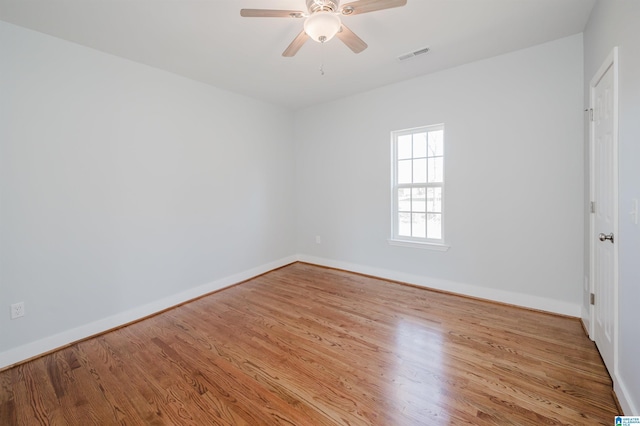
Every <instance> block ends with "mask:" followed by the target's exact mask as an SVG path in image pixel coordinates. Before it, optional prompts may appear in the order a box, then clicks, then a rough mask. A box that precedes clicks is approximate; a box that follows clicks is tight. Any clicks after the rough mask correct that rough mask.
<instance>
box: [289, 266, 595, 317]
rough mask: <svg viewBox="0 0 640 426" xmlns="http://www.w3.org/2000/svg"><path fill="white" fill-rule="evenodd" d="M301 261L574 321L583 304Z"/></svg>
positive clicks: (383, 270)
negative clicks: (566, 316) (560, 316)
mask: <svg viewBox="0 0 640 426" xmlns="http://www.w3.org/2000/svg"><path fill="white" fill-rule="evenodd" d="M298 260H300V261H301V262H306V263H312V264H314V265H320V266H327V267H330V268H336V269H343V270H345V271H351V272H357V273H360V274H366V275H371V276H374V277H379V278H383V279H388V280H393V281H399V282H403V283H407V284H412V285H417V286H420V287H426V288H430V289H435V290H442V291H447V292H450V293H456V294H461V295H464V296H471V297H477V298H480V299H486V300H491V301H495V302H501V303H508V304H510V305H516V306H520V307H523V308H529V309H536V310H540V311H546V312H551V313H556V314H561V315H568V316H572V317H575V318H580V313H581V309H582V305H581V303H570V302H563V301H559V300H554V299H548V298H545V297H539V296H532V295H529V294H523V293H515V292H511V291H505V290H498V289H493V288H487V287H483V286H479V285H474V284H468V283H460V282H456V281H449V280H443V279H440V278H432V277H427V276H423V275H414V274H407V273H404V272H399V271H392V270H389V269H380V268H375V267H371V266H365V265H358V264H355V263H349V262H341V261H338V260H333V259H326V258H321V257H315V256H307V255H299V256H298Z"/></svg>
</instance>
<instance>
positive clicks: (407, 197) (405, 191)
mask: <svg viewBox="0 0 640 426" xmlns="http://www.w3.org/2000/svg"><path fill="white" fill-rule="evenodd" d="M398 211H401V212H410V211H411V189H410V188H400V189H398Z"/></svg>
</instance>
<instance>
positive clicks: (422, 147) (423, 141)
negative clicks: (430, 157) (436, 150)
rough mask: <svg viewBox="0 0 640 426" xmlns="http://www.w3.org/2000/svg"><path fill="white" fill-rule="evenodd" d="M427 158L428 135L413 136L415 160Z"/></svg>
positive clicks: (418, 134)
mask: <svg viewBox="0 0 640 426" xmlns="http://www.w3.org/2000/svg"><path fill="white" fill-rule="evenodd" d="M426 156H427V134H426V133H416V134H414V135H413V158H420V157H426Z"/></svg>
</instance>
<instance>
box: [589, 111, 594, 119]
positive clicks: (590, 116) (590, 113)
mask: <svg viewBox="0 0 640 426" xmlns="http://www.w3.org/2000/svg"><path fill="white" fill-rule="evenodd" d="M589 120H591V121H593V108H589Z"/></svg>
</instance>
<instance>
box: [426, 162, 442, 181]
mask: <svg viewBox="0 0 640 426" xmlns="http://www.w3.org/2000/svg"><path fill="white" fill-rule="evenodd" d="M443 166H444V158H443V157H436V158H429V182H442V181H443V180H444V170H443V169H444V167H443Z"/></svg>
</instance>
